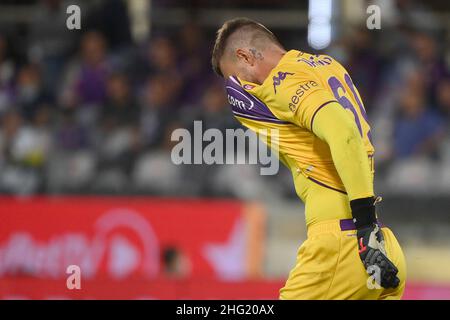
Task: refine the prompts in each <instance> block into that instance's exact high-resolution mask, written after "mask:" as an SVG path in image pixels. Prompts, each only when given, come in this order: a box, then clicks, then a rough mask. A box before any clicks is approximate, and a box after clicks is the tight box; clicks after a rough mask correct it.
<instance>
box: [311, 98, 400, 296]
mask: <svg viewBox="0 0 450 320" xmlns="http://www.w3.org/2000/svg"><path fill="white" fill-rule="evenodd" d="M313 120H314V121H313V123H312V128H311V130H312V131H313V132H314V134H315V135H317V136H318V137H319V138H320V139H322V140H324V141H325V142H327V144H328V146H329V147H330V151H331V156H332V158H333V162H334V165H335V167H336V170H337V171H338V174H339V176H340V178H341V180H342V182H343V183H344V186H345V189H346V191H347V194H348V197H349V199H350V207H351V209H352V216H353V221H354V222H355V226H356V230H357V233H356V235H357V240H358V249H359V250H358V252H359V255H360V258H361V260H362V262H363V264H364V266H365V268H366V270H367V272H368V273H369V274H371V275H373V274H374V273H375V272H379V277H375V279H377V278H380V283H379V284H380V285H381V286H382V287H384V288H390V287H393V288H395V287H397V286H398V284H399V283H400V280H399V279H398V277H397V273H398V270H397V268H396V267H395V265H394V264H393V263H392V262H391V261H390V260H389V259H388V258H387V256H386V251H385V248H384V239H383V234H382V232H381V230H380V228H379V226H378V224H377V218H376V214H375V198H374V192H373V182H372V173H371V169H370V166H369V161H368V158H367V153H366V151H365V148H364V144H363V141H362V139H361V136H360V134H359V131H358V129H357V127H356V124H355V122H354V121H352V119H351V117H349V116H348V115H347V111H345V109H344V108H342V106H341V105H339V103H337V102H332V103H329V104H327V105H326V106H325V107H323V108H321V109H320V110H318V111H317V113H316V114H315V117H314V118H313Z"/></svg>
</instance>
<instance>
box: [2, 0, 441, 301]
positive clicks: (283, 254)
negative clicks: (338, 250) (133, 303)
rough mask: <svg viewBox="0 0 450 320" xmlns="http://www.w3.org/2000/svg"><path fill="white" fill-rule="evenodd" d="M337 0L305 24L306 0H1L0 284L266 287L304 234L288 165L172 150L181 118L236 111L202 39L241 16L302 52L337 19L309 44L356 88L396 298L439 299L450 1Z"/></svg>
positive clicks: (73, 293)
mask: <svg viewBox="0 0 450 320" xmlns="http://www.w3.org/2000/svg"><path fill="white" fill-rule="evenodd" d="M325 2H327V1H325ZM332 3H333V7H332V17H331V19H330V20H329V25H326V24H325V26H322V27H323V28H324V30H321V31H318V32H317V30H316V33H313V32H312V31H311V29H312V28H311V27H312V25H310V21H309V19H308V17H309V14H308V10H309V4H308V1H293V0H277V1H273V0H246V1H240V0H222V1H207V0H189V1H181V0H153V1H151V0H148V1H147V0H128V1H126V0H109V1H106V0H94V1H75V0H74V1H64V0H42V1H38V0H21V1H13V0H2V1H0V123H1V125H0V193H1V196H0V219H1V220H0V221H1V222H0V298H3V299H13V298H20V299H22V298H24V299H28V298H34V299H49V298H94V299H95V298H97V299H104V298H124V299H138V298H157V299H158V298H162V299H166V298H167V299H175V298H229V299H240V298H255V299H259V298H271V299H276V298H277V296H278V295H277V294H278V292H277V290H278V289H279V288H280V287H281V286H282V284H283V280H284V279H285V278H286V277H287V274H288V272H289V270H290V268H291V267H292V266H293V265H294V262H295V256H296V252H297V248H298V247H299V245H300V244H301V243H302V241H303V240H304V238H305V235H306V231H305V227H304V220H303V219H304V216H303V205H302V204H301V203H300V201H299V200H298V199H297V198H296V196H295V193H294V189H293V184H292V181H291V177H290V175H289V172H288V171H287V170H284V169H282V170H281V172H280V174H278V175H277V176H275V177H274V176H269V177H264V176H261V175H259V167H258V166H256V165H234V166H231V165H222V166H221V165H212V166H207V165H181V166H176V165H174V164H172V162H171V160H170V151H171V147H172V145H173V143H172V142H171V141H170V134H171V132H172V131H173V130H174V129H175V128H180V127H182V128H187V129H192V126H193V121H194V120H202V121H203V126H204V128H207V127H209V128H219V129H220V130H225V129H226V128H237V127H238V123H237V122H236V121H235V120H234V119H233V118H232V115H231V112H230V111H229V109H228V106H227V101H226V97H225V96H224V90H223V88H222V83H221V80H220V79H218V78H217V77H216V76H214V74H213V73H212V71H211V68H210V63H209V53H210V50H211V45H212V41H213V37H214V32H215V30H216V29H217V28H218V27H219V26H220V25H221V24H222V22H223V21H225V20H226V19H228V18H232V17H236V16H247V17H250V18H253V19H256V20H259V21H261V22H262V23H264V24H266V25H267V26H268V27H269V28H271V29H272V30H273V31H274V32H275V33H276V34H277V35H278V36H279V38H280V39H281V41H282V43H283V44H284V45H285V46H286V47H287V48H297V49H300V50H304V51H307V52H315V51H316V50H315V49H314V48H312V47H311V45H310V43H314V41H313V40H314V37H317V36H318V35H319V40H320V39H322V38H320V35H322V36H323V35H325V36H324V37H325V42H326V40H327V39H326V38H327V36H326V35H327V32H328V31H327V30H331V42H330V44H329V45H327V46H326V48H324V49H323V50H321V51H318V52H325V53H327V54H330V55H332V56H334V57H335V58H337V59H338V60H340V61H341V62H342V63H343V64H344V65H345V66H346V67H347V69H348V70H349V71H350V74H351V75H352V78H353V79H354V81H355V83H356V84H357V86H358V88H359V90H360V92H361V95H362V97H363V99H364V102H365V106H366V109H367V112H368V115H369V118H370V121H371V122H372V126H373V137H374V140H375V145H376V171H377V177H376V178H377V180H376V191H377V192H378V194H380V195H382V196H383V198H384V201H383V203H382V205H381V209H380V210H381V216H382V219H383V220H384V222H385V223H386V224H387V225H389V226H390V227H391V228H392V229H393V230H394V231H395V232H396V233H397V235H398V238H399V240H400V242H401V244H402V245H403V247H404V251H405V255H406V258H407V262H408V276H409V283H408V286H407V291H406V294H405V298H407V299H431V298H440V299H450V131H449V125H450V72H449V71H450V46H449V44H450V41H449V40H450V3H449V2H446V1H438V0H429V1H414V0H379V1H364V0H359V1H355V0H341V1H339V0H334V1H332ZM70 4H77V5H79V6H80V8H81V30H68V29H67V28H66V19H67V17H68V14H67V13H66V8H67V6H68V5H70ZM371 4H376V5H379V6H380V8H381V29H380V30H368V29H367V28H366V19H367V18H368V17H369V14H368V13H366V8H367V7H368V6H369V5H371ZM308 30H309V32H310V35H309V38H310V42H308ZM322 40H323V39H322ZM71 264H75V265H79V266H80V267H81V272H82V273H81V274H82V278H81V279H82V288H81V290H69V289H67V288H66V278H67V276H68V275H67V274H66V268H67V266H68V265H71Z"/></svg>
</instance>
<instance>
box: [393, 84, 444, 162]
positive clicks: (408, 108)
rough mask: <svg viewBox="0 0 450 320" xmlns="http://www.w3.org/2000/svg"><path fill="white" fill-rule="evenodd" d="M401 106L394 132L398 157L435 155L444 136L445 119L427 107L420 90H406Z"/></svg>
mask: <svg viewBox="0 0 450 320" xmlns="http://www.w3.org/2000/svg"><path fill="white" fill-rule="evenodd" d="M400 106H401V110H400V115H399V117H398V119H397V120H396V124H395V133H394V150H395V155H396V157H399V158H404V157H410V156H413V155H423V154H428V155H433V154H434V153H435V151H436V149H437V147H438V145H439V142H440V141H441V140H442V137H443V130H444V122H443V119H442V118H441V117H440V116H439V114H438V113H437V112H435V111H433V110H430V108H427V105H426V100H425V97H424V94H423V92H420V91H412V90H411V91H410V90H408V91H405V92H404V93H403V95H402V96H401V100H400Z"/></svg>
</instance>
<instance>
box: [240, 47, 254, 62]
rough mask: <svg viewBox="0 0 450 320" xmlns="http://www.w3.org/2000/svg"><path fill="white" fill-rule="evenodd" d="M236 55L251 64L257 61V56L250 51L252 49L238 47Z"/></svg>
mask: <svg viewBox="0 0 450 320" xmlns="http://www.w3.org/2000/svg"><path fill="white" fill-rule="evenodd" d="M236 57H237V58H238V60H241V61H243V62H244V63H246V64H249V65H251V66H253V64H254V63H255V57H254V56H253V55H252V54H251V53H250V51H247V50H244V49H237V50H236Z"/></svg>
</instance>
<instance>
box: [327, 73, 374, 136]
mask: <svg viewBox="0 0 450 320" xmlns="http://www.w3.org/2000/svg"><path fill="white" fill-rule="evenodd" d="M344 80H345V83H346V84H347V86H348V87H349V88H350V91H351V92H352V94H353V96H354V97H355V100H356V103H357V104H358V107H359V111H360V113H361V115H362V116H363V118H364V120H365V121H366V123H368V119H367V114H366V110H365V109H364V106H363V104H362V102H361V100H360V99H359V96H358V95H357V93H356V89H355V86H354V84H353V81H352V79H351V78H350V76H349V75H348V74H347V73H346V74H344ZM328 85H329V86H330V88H331V91H333V94H334V97H335V98H336V99H337V100H338V101H339V103H340V104H341V106H342V107H344V109H347V110H350V112H351V113H353V116H354V117H355V123H356V126H357V127H358V130H359V133H360V134H361V137H362V136H363V132H362V127H361V120H360V119H359V116H358V113H357V112H356V110H355V107H354V106H353V104H352V103H351V101H350V100H348V99H347V97H346V96H345V94H346V93H347V91H346V90H345V88H344V85H343V84H342V82H340V81H339V79H338V78H336V77H330V78H329V79H328ZM339 89H341V90H342V94H340V92H339ZM367 138H368V139H369V141H370V143H372V134H371V132H370V129H369V131H368V132H367Z"/></svg>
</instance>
